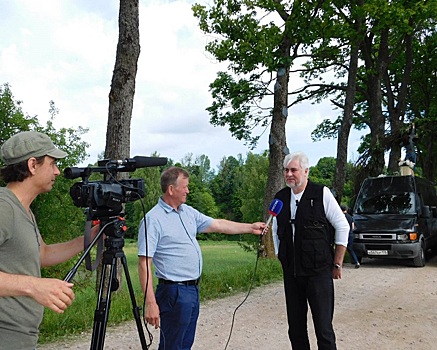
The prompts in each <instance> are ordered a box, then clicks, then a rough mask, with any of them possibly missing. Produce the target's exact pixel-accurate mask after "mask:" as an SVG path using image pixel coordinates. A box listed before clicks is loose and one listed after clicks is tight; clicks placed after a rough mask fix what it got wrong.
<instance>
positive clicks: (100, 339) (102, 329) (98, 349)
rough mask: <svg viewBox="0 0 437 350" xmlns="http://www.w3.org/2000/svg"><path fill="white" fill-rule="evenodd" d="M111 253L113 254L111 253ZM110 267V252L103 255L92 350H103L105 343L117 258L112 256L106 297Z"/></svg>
mask: <svg viewBox="0 0 437 350" xmlns="http://www.w3.org/2000/svg"><path fill="white" fill-rule="evenodd" d="M110 253H111V252H110ZM108 265H109V259H108V251H105V252H104V253H103V265H102V274H101V276H100V286H99V296H98V298H99V299H98V304H97V309H96V310H95V312H94V327H93V335H92V338H91V348H90V350H103V345H104V343H105V333H106V325H107V323H108V315H109V309H110V306H111V293H112V282H113V280H114V275H115V272H116V271H117V258H116V257H115V255H114V256H112V260H111V272H110V276H109V281H108V287H107V290H106V295H105V296H104V295H103V294H104V286H105V280H106V279H105V277H106V270H107V267H108Z"/></svg>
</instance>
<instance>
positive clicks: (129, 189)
mask: <svg viewBox="0 0 437 350" xmlns="http://www.w3.org/2000/svg"><path fill="white" fill-rule="evenodd" d="M97 164H98V166H97V167H86V168H75V167H73V168H66V169H65V170H64V177H66V178H67V179H76V178H78V177H81V178H82V182H76V183H75V184H74V185H73V186H71V188H70V196H71V198H72V199H73V203H74V205H75V206H77V207H82V208H89V213H88V214H89V215H90V216H91V219H92V220H95V219H99V218H101V217H111V216H116V215H118V214H119V213H120V212H121V211H122V204H123V203H127V202H133V201H135V200H137V199H140V198H143V197H144V195H145V191H144V180H143V179H127V180H126V179H125V180H117V177H116V173H117V172H131V171H135V170H136V169H138V168H145V167H153V166H160V165H165V164H167V158H162V157H142V156H136V157H133V158H126V159H124V160H108V159H104V160H100V161H98V163H97ZM93 172H98V173H100V174H103V175H104V177H105V180H104V181H89V177H90V175H91V174H92V173H93Z"/></svg>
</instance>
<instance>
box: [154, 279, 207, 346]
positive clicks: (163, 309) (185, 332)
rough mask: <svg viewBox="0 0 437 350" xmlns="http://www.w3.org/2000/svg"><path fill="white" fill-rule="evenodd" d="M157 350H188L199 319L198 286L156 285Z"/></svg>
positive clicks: (192, 341)
mask: <svg viewBox="0 0 437 350" xmlns="http://www.w3.org/2000/svg"><path fill="white" fill-rule="evenodd" d="M156 302H157V303H158V306H159V312H160V318H161V332H160V334H161V335H160V339H159V348H158V349H159V350H190V349H191V346H192V345H193V343H194V336H195V334H196V324H197V319H198V317H199V286H185V285H179V284H158V286H157V288H156Z"/></svg>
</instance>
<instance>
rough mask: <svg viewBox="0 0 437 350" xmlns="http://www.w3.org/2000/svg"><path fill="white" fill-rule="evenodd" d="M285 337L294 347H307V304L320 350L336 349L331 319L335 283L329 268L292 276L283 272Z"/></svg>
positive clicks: (308, 347) (300, 349)
mask: <svg viewBox="0 0 437 350" xmlns="http://www.w3.org/2000/svg"><path fill="white" fill-rule="evenodd" d="M284 288H285V300H286V304H287V318H288V327H289V328H288V336H289V338H290V342H291V347H292V348H293V349H294V350H310V342H309V338H308V327H307V314H308V305H309V306H310V308H311V314H312V318H313V322H314V330H315V333H316V337H317V345H318V349H319V350H336V349H337V346H336V341H335V334H334V329H333V327H332V318H333V316H334V282H333V280H332V273H331V272H330V271H328V272H325V273H323V274H320V275H316V276H301V277H299V276H298V277H293V275H292V274H291V273H285V271H284Z"/></svg>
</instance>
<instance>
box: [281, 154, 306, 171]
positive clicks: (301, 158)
mask: <svg viewBox="0 0 437 350" xmlns="http://www.w3.org/2000/svg"><path fill="white" fill-rule="evenodd" d="M292 160H297V161H299V164H300V166H301V167H302V169H303V170H306V169H308V171H309V170H310V165H309V161H308V156H307V155H306V154H305V153H303V152H294V153H289V154H287V155H286V156H285V158H284V169H285V168H286V167H287V165H288V163H290V162H291V161H292Z"/></svg>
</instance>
